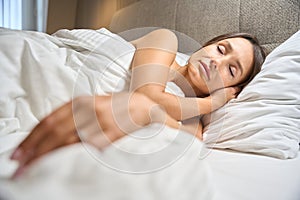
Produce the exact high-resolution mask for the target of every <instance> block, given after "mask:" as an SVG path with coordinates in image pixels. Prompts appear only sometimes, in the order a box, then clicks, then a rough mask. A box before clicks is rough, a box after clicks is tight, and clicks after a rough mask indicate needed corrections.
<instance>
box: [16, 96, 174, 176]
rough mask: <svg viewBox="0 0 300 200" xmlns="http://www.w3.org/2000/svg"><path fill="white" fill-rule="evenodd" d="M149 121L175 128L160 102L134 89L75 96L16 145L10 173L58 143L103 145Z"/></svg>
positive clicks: (17, 173) (102, 146)
mask: <svg viewBox="0 0 300 200" xmlns="http://www.w3.org/2000/svg"><path fill="white" fill-rule="evenodd" d="M151 122H160V123H166V124H167V125H169V126H171V127H174V128H178V123H177V122H176V121H175V120H174V119H172V118H170V117H169V116H168V115H167V114H166V113H165V112H164V111H163V110H162V109H161V108H160V106H158V105H157V104H155V103H154V102H153V101H151V100H150V99H148V98H147V97H145V96H144V95H141V94H138V93H131V94H125V93H120V94H113V95H112V96H97V97H78V98H76V99H74V100H73V101H70V102H69V103H67V104H65V105H63V106H62V107H60V108H58V109H57V110H56V111H54V112H53V113H51V114H50V115H49V116H47V117H46V118H44V119H43V120H42V121H41V122H40V123H39V124H38V125H37V126H36V127H35V128H34V129H33V130H32V132H31V133H30V134H29V136H28V137H27V138H26V139H25V140H24V141H23V142H22V143H21V144H20V145H19V146H18V148H17V149H16V150H15V152H14V153H13V154H12V156H11V159H13V160H17V161H18V162H19V168H18V169H17V170H16V172H15V174H14V176H13V177H16V176H18V175H20V174H21V173H22V172H23V171H24V169H25V168H26V167H27V166H28V165H29V164H30V163H32V162H33V161H34V160H35V159H37V158H38V157H40V156H42V155H44V154H46V153H47V152H50V151H52V150H55V149H57V148H59V147H62V146H66V145H69V144H73V143H76V142H80V141H84V142H88V143H90V144H92V145H94V146H96V147H97V148H99V149H103V148H104V147H106V146H107V145H109V144H110V143H111V142H114V141H115V140H117V139H119V138H121V137H123V136H125V135H126V134H129V133H131V132H133V131H135V130H137V129H139V128H141V127H143V126H145V125H147V124H149V123H151Z"/></svg>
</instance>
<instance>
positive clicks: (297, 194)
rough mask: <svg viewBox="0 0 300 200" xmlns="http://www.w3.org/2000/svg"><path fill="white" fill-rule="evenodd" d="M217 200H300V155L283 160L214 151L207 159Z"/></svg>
mask: <svg viewBox="0 0 300 200" xmlns="http://www.w3.org/2000/svg"><path fill="white" fill-rule="evenodd" d="M205 160H206V162H207V163H208V165H209V167H210V169H211V171H212V177H211V178H212V180H213V182H214V183H215V200H240V199H242V200H258V199H272V200H299V199H300V190H299V188H300V173H299V169H300V153H299V152H298V156H297V157H296V158H295V159H288V160H281V159H277V158H272V157H267V156H261V155H256V154H247V153H240V152H236V151H224V150H216V149H215V150H212V152H211V153H210V154H209V155H208V156H207V157H206V158H205Z"/></svg>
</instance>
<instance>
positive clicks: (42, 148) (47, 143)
mask: <svg viewBox="0 0 300 200" xmlns="http://www.w3.org/2000/svg"><path fill="white" fill-rule="evenodd" d="M65 131H68V132H64V133H63V134H61V136H63V137H61V136H58V137H56V135H57V134H48V135H47V137H45V138H44V139H43V140H42V141H41V143H40V144H39V145H38V146H36V147H34V148H35V150H34V151H30V153H29V154H28V155H27V156H26V157H25V158H24V159H21V160H20V161H19V166H18V168H17V170H16V171H15V173H14V175H13V176H12V178H13V179H15V178H17V177H19V176H21V175H22V174H23V172H24V171H26V169H27V168H28V166H29V165H30V164H31V163H32V162H33V161H35V160H36V159H37V158H39V157H41V156H42V155H44V154H46V153H48V152H50V151H51V150H54V149H56V148H58V147H62V146H66V145H69V144H73V143H75V142H78V141H80V140H79V138H78V135H77V134H76V133H75V131H74V129H70V130H65Z"/></svg>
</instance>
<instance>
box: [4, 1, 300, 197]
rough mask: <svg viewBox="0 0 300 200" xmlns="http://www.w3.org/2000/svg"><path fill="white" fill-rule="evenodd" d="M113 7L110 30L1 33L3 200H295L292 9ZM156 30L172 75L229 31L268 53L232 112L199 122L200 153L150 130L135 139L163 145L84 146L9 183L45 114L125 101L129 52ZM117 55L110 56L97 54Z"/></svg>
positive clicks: (188, 141)
mask: <svg viewBox="0 0 300 200" xmlns="http://www.w3.org/2000/svg"><path fill="white" fill-rule="evenodd" d="M117 5H118V7H119V10H118V11H117V12H116V13H115V14H114V17H113V19H112V22H111V24H110V27H109V29H105V28H101V29H99V30H86V29H81V30H60V31H58V32H56V33H55V34H53V35H47V34H44V33H38V32H30V31H15V30H8V29H1V30H0V35H1V36H0V45H1V48H0V49H1V55H0V56H1V65H2V66H1V73H0V76H1V79H0V81H1V83H0V85H1V86H0V88H1V94H0V102H1V110H0V114H1V116H0V117H1V118H0V120H1V121H0V122H1V124H0V125H1V126H0V199H8V200H9V199H41V198H43V199H78V200H79V199H99V198H100V199H205V200H209V199H212V200H218V199H222V200H227V199H228V200H235V199H243V200H244V199H245V200H248V199H249V200H252V199H274V200H298V199H300V191H299V189H298V188H300V175H299V173H298V169H299V167H300V154H299V141H300V135H299V130H300V123H299V119H300V107H299V106H300V103H299V102H300V97H299V92H298V90H299V89H298V88H299V86H300V82H299V80H300V79H299V74H300V71H299V70H300V57H299V55H300V52H299V48H297V47H298V46H299V44H300V32H299V29H300V20H299V19H300V14H299V13H300V12H299V10H300V4H299V1H296V0H290V1H281V0H278V1H277V0H276V1H269V0H267V1H264V2H261V1H258V0H257V1H256V0H255V1H244V0H240V1H208V0H207V1H206V0H201V1H199V0H185V1H184V0H151V1H150V0H139V1H138V0H136V1H134V0H127V1H126V0H123V1H121V0H119V1H117ZM157 27H163V28H168V29H171V30H173V31H174V32H175V33H176V34H177V36H178V38H179V51H180V53H178V54H177V56H176V59H177V61H178V62H179V63H184V62H185V61H186V59H187V58H188V55H189V54H190V53H191V52H193V51H195V50H196V49H197V48H199V47H200V46H201V44H202V43H203V42H204V41H206V40H207V39H208V38H210V37H213V36H215V35H218V34H221V33H224V32H230V31H245V32H250V33H253V34H255V35H257V37H258V39H259V40H260V41H261V42H262V43H263V44H264V46H265V47H266V48H267V50H268V51H269V52H271V53H270V54H269V55H268V58H267V60H266V62H265V63H264V66H263V70H262V73H260V74H259V75H258V76H257V78H256V79H254V80H253V81H252V82H251V83H250V84H249V86H247V87H246V88H245V90H243V92H242V93H241V94H240V95H239V97H238V98H237V99H236V100H233V101H231V102H229V104H228V105H226V106H224V107H223V108H221V109H219V110H217V111H216V112H215V113H213V114H212V115H207V116H205V120H204V121H205V123H206V124H205V125H206V127H205V135H204V142H200V141H199V140H196V139H195V138H194V137H192V136H191V135H190V134H188V133H185V132H183V131H178V130H175V129H172V128H168V127H162V126H161V125H160V124H152V125H150V126H148V127H145V128H144V129H141V130H138V131H136V132H134V133H133V135H137V136H140V135H142V136H145V135H146V136H147V135H151V134H153V132H155V133H162V134H157V137H154V138H153V139H152V140H143V141H140V140H136V138H138V137H127V138H123V139H122V140H120V141H118V142H116V143H115V144H114V145H112V146H110V147H108V149H107V150H106V151H103V152H100V153H99V151H98V150H97V149H95V148H94V147H93V146H90V145H89V144H87V143H84V142H83V143H80V144H75V145H71V146H68V147H65V148H61V149H58V150H56V151H54V152H52V153H50V154H48V155H47V156H45V157H43V158H41V159H40V160H38V161H37V162H36V164H35V165H33V166H32V167H31V168H30V169H29V170H28V171H27V172H26V173H25V174H24V176H23V177H22V178H20V179H18V180H15V181H12V180H10V176H11V174H12V173H13V171H14V170H15V169H16V167H17V164H16V163H15V162H13V161H11V160H10V159H9V156H10V154H11V152H12V151H13V149H14V148H15V147H16V146H17V144H18V143H19V142H20V141H21V140H22V139H23V138H24V137H26V135H27V134H28V133H29V131H30V130H31V128H32V127H33V126H34V125H35V124H36V123H37V122H38V121H39V120H41V119H42V118H43V117H44V116H45V115H47V114H48V113H49V112H51V110H53V109H55V108H56V107H58V106H59V105H61V104H62V103H64V102H66V101H68V100H69V99H70V98H73V97H75V96H79V95H95V94H107V93H109V92H111V91H113V92H120V91H123V90H126V88H127V87H128V84H129V83H128V80H127V78H126V77H127V76H128V74H127V69H128V67H129V64H128V60H130V59H131V58H132V56H133V53H134V49H133V47H132V46H131V45H130V44H128V43H127V42H126V40H132V39H134V38H136V37H138V36H140V35H142V34H144V33H146V32H149V31H151V30H153V29H155V28H157ZM201 27H205V28H201ZM117 33H118V34H117ZM112 43H114V45H113V46H114V47H116V48H113V49H109V50H107V49H108V48H104V47H105V45H111V44H112ZM95 44H97V45H95ZM100 44H101V45H100ZM100 46H101V48H99V47H100ZM111 55H114V56H113V57H112V56H111ZM115 58H118V59H115ZM99 62H100V63H101V62H102V63H101V64H99ZM94 63H97V66H99V67H98V68H96V67H94V66H95V64H94ZM25 66H26V67H25ZM101 66H102V67H101ZM282 66H284V67H282ZM37 83H38V84H37ZM99 85H101V87H99ZM273 87H274V88H275V89H274V88H273ZM70 88H72V89H73V90H70ZM270 88H273V89H270ZM168 89H169V91H170V92H172V93H175V94H178V93H180V91H178V90H177V89H178V88H176V86H174V85H169V86H168ZM255 109H256V110H255ZM165 147H168V148H165ZM163 150H166V151H163ZM145 155H149V156H145ZM150 155H155V156H150Z"/></svg>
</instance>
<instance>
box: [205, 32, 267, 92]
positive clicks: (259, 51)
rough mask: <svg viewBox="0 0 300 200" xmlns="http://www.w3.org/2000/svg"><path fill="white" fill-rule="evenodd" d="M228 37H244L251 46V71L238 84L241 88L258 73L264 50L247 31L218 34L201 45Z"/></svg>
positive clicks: (264, 55) (263, 59)
mask: <svg viewBox="0 0 300 200" xmlns="http://www.w3.org/2000/svg"><path fill="white" fill-rule="evenodd" d="M229 38H244V39H246V40H248V41H249V42H250V43H251V44H252V46H253V55H254V58H253V60H254V62H253V66H252V71H251V73H250V75H249V76H248V78H247V79H246V80H245V81H243V82H242V83H240V84H239V85H238V86H240V87H241V88H243V87H244V86H246V85H247V84H248V83H249V82H250V81H251V80H252V79H253V78H254V77H255V76H256V75H257V74H258V72H260V70H261V66H262V64H263V62H264V61H265V58H266V51H265V49H264V48H263V47H262V46H261V45H260V44H259V41H258V39H257V38H256V37H255V36H253V35H251V34H249V33H236V32H233V33H227V34H223V35H219V36H217V37H215V38H213V39H211V40H209V41H207V42H206V43H205V44H204V45H203V47H205V46H208V45H211V44H215V43H217V42H219V41H221V40H224V39H229Z"/></svg>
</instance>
